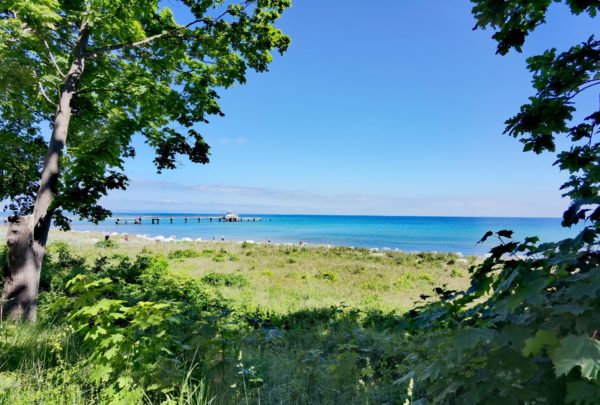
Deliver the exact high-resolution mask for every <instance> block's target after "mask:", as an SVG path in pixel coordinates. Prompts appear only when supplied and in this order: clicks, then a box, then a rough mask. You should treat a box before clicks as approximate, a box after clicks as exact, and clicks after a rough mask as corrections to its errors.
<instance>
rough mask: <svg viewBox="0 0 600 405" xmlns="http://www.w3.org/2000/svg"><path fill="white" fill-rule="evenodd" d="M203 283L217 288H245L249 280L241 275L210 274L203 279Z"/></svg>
mask: <svg viewBox="0 0 600 405" xmlns="http://www.w3.org/2000/svg"><path fill="white" fill-rule="evenodd" d="M202 281H203V282H205V283H206V284H210V285H212V286H215V287H219V286H224V287H240V288H241V287H245V286H247V285H248V280H247V279H246V277H244V276H243V275H242V274H239V273H233V274H228V273H208V274H205V275H204V276H203V277H202Z"/></svg>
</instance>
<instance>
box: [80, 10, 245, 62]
mask: <svg viewBox="0 0 600 405" xmlns="http://www.w3.org/2000/svg"><path fill="white" fill-rule="evenodd" d="M249 4H250V1H246V2H245V6H244V9H246V8H247V7H248V5H249ZM227 14H229V10H225V11H223V12H222V13H221V14H220V15H219V16H218V17H217V18H215V19H214V20H209V19H208V18H206V17H204V18H198V19H196V20H194V21H192V22H190V23H188V24H186V25H182V26H181V27H177V28H175V29H173V30H170V31H165V32H161V33H160V34H155V35H151V36H149V37H147V38H144V39H142V40H140V41H135V42H125V43H120V44H116V45H111V46H107V47H105V48H98V49H92V50H90V51H88V52H87V54H86V58H88V59H94V58H95V57H97V56H98V55H102V54H104V53H107V52H112V51H118V50H121V49H129V48H140V47H142V46H144V45H146V44H149V43H150V42H152V41H155V40H157V39H160V38H164V37H168V36H170V35H173V34H175V33H177V32H178V31H181V30H184V29H186V28H189V27H191V26H192V25H194V24H198V23H199V22H203V23H204V24H206V25H211V24H214V23H216V22H218V21H219V20H221V19H222V18H223V17H225V16H226V15H227Z"/></svg>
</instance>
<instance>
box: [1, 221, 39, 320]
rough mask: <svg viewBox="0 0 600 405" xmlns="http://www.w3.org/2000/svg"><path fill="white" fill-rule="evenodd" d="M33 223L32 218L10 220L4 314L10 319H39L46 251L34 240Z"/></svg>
mask: <svg viewBox="0 0 600 405" xmlns="http://www.w3.org/2000/svg"><path fill="white" fill-rule="evenodd" d="M32 221H33V217H32V216H31V215H27V216H22V217H11V218H10V219H9V225H8V237H7V244H8V257H7V265H6V268H5V273H4V287H3V289H2V298H3V301H4V308H3V311H2V312H3V315H6V317H7V318H8V319H10V320H21V319H25V320H29V321H35V318H36V310H35V309H36V304H37V293H38V287H39V283H40V269H41V267H42V260H43V258H44V248H43V247H42V246H40V245H39V243H37V242H36V241H35V240H34V237H33V233H32V232H31V229H32V227H31V223H32Z"/></svg>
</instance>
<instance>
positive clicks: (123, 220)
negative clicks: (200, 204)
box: [111, 215, 263, 225]
mask: <svg viewBox="0 0 600 405" xmlns="http://www.w3.org/2000/svg"><path fill="white" fill-rule="evenodd" d="M111 219H112V220H114V221H115V225H123V224H133V225H141V224H143V223H148V222H150V223H151V224H153V225H154V224H157V225H158V224H160V222H161V221H163V223H165V222H168V223H169V224H172V223H173V222H174V221H178V222H180V221H183V223H185V224H187V223H188V222H193V221H194V220H195V221H196V223H198V224H199V223H201V222H202V221H205V222H209V223H212V222H261V221H262V220H263V219H262V218H257V217H251V218H242V217H238V218H235V219H231V218H225V217H219V216H210V217H207V216H183V217H181V216H164V215H163V216H160V215H150V216H148V215H146V216H137V217H124V216H115V217H111Z"/></svg>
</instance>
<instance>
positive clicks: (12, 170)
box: [0, 0, 290, 226]
mask: <svg viewBox="0 0 600 405" xmlns="http://www.w3.org/2000/svg"><path fill="white" fill-rule="evenodd" d="M159 3H160V2H159V1H158V0H140V1H135V2H131V1H121V0H36V1H33V0H5V1H3V2H2V5H1V6H0V142H1V143H2V145H3V146H5V145H6V147H7V150H6V152H7V153H3V157H2V159H0V200H7V201H11V202H12V204H11V205H10V206H9V207H5V209H6V208H9V209H10V210H12V211H14V212H15V213H27V212H30V211H31V209H32V205H33V201H34V199H35V191H36V190H37V186H38V178H39V173H40V167H41V166H42V161H43V155H44V151H45V148H44V142H43V138H42V136H43V135H44V134H45V133H46V132H45V130H44V128H45V127H47V126H48V125H49V123H52V121H53V117H54V114H55V113H56V109H57V103H58V99H59V94H60V91H61V88H62V85H63V83H64V81H65V77H66V72H68V70H69V66H70V63H71V62H72V60H73V58H74V43H75V42H76V40H77V38H78V36H79V35H80V34H81V27H82V24H83V22H84V21H85V23H86V29H87V30H88V32H89V41H88V45H87V48H86V49H85V59H86V60H85V68H84V72H83V74H82V76H81V78H80V82H79V83H78V86H77V91H76V94H75V96H74V99H73V101H72V103H71V104H72V108H73V116H72V119H71V122H70V125H69V136H68V142H67V143H68V145H67V148H66V151H65V154H64V155H63V158H62V178H61V180H60V183H59V187H58V195H57V197H56V199H55V200H54V202H53V206H52V207H51V209H53V210H54V211H55V219H56V220H57V221H58V222H59V223H61V224H62V225H65V226H68V224H67V222H66V218H65V217H64V216H62V215H61V212H62V211H63V210H66V211H69V212H72V213H75V214H78V215H80V216H81V217H83V218H87V219H90V220H92V221H98V220H101V219H103V218H105V217H106V216H107V215H109V212H108V211H107V210H106V209H104V208H102V207H100V206H99V205H98V204H97V201H98V199H99V198H100V197H101V196H102V195H105V194H106V193H107V192H108V191H109V190H111V189H124V188H125V187H126V186H127V183H128V178H127V176H126V175H125V174H124V173H123V164H124V160H125V159H127V158H130V157H133V156H134V155H135V150H134V149H133V147H132V146H131V141H132V136H133V135H134V134H140V135H141V136H143V138H144V139H145V142H146V143H147V144H148V145H150V146H151V147H152V148H153V149H154V150H155V158H154V164H155V166H156V169H157V170H158V172H160V171H162V170H165V169H173V168H175V167H176V165H177V157H178V156H181V155H182V156H186V157H187V158H189V159H190V160H191V161H192V162H195V163H207V162H208V161H209V146H208V145H207V144H206V142H205V141H204V139H203V137H202V135H201V134H200V133H199V132H198V129H197V128H198V127H197V125H195V124H199V123H200V124H202V123H207V122H208V117H209V116H211V115H220V116H222V115H223V112H222V111H221V109H220V107H219V103H218V99H219V96H218V93H217V89H219V88H229V87H232V86H234V85H235V84H236V83H240V84H243V83H244V82H245V80H246V73H247V71H248V69H252V70H255V71H257V72H264V71H266V70H267V68H268V65H269V63H270V62H271V61H272V59H273V57H272V54H271V52H272V51H273V50H275V51H278V52H280V53H283V52H284V51H285V50H286V49H287V48H288V45H289V43H290V39H289V37H288V36H286V35H284V34H283V32H282V31H281V30H280V29H278V28H276V27H275V26H274V24H275V22H276V21H277V19H278V18H279V17H280V15H281V13H282V12H283V11H284V10H285V9H286V8H287V7H289V6H290V0H247V1H243V2H239V3H238V2H235V1H225V0H182V1H181V2H178V3H179V4H178V6H177V7H176V9H175V11H176V13H177V18H176V15H175V12H174V11H173V10H171V9H170V8H168V7H160V5H159Z"/></svg>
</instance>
